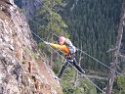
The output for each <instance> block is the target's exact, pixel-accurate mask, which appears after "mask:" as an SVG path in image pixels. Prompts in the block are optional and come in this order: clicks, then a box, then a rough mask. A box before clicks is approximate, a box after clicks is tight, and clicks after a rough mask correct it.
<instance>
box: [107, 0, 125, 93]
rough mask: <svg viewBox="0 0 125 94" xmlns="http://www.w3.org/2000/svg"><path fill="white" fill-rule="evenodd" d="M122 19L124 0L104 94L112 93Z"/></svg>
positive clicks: (124, 12) (124, 10) (124, 16)
mask: <svg viewBox="0 0 125 94" xmlns="http://www.w3.org/2000/svg"><path fill="white" fill-rule="evenodd" d="M124 20H125V0H123V4H122V10H121V18H120V23H119V27H118V35H117V40H116V46H115V47H116V48H117V49H116V50H115V51H114V52H113V57H112V65H111V69H110V74H109V78H108V81H109V83H108V85H107V90H106V94H111V93H112V88H113V83H114V78H115V73H116V71H117V64H118V57H119V50H120V45H121V40H122V35H123V27H124Z"/></svg>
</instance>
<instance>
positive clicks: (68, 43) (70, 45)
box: [65, 39, 76, 55]
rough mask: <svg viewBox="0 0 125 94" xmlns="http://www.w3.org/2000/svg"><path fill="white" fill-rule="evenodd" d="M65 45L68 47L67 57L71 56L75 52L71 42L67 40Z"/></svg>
mask: <svg viewBox="0 0 125 94" xmlns="http://www.w3.org/2000/svg"><path fill="white" fill-rule="evenodd" d="M65 45H66V46H67V47H68V49H69V51H70V53H69V55H72V54H74V53H75V52H76V47H75V46H74V45H73V44H72V42H71V41H70V40H69V39H67V40H66V41H65Z"/></svg>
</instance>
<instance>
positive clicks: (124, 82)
mask: <svg viewBox="0 0 125 94" xmlns="http://www.w3.org/2000/svg"><path fill="white" fill-rule="evenodd" d="M113 92H114V93H115V94H125V78H124V77H123V76H118V77H117V78H116V79H115V84H114V89H113Z"/></svg>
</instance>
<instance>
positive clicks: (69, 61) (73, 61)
mask: <svg viewBox="0 0 125 94" xmlns="http://www.w3.org/2000/svg"><path fill="white" fill-rule="evenodd" d="M69 63H70V64H72V65H73V66H74V67H75V68H76V69H77V70H78V72H79V73H84V70H82V68H81V67H80V66H79V64H78V63H77V62H76V60H75V59H73V60H71V59H66V61H65V64H64V65H63V66H62V69H61V71H60V73H59V75H58V77H59V78H61V76H62V74H63V73H64V71H65V69H66V67H67V66H68V65H69Z"/></svg>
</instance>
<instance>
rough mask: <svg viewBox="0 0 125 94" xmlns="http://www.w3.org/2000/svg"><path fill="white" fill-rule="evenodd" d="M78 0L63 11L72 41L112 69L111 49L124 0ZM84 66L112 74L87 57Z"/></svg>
mask: <svg viewBox="0 0 125 94" xmlns="http://www.w3.org/2000/svg"><path fill="white" fill-rule="evenodd" d="M76 1H77V0H71V1H68V4H67V6H66V7H65V9H64V11H60V14H61V15H62V16H63V19H64V20H65V22H66V24H67V25H68V32H69V34H70V36H71V40H72V41H73V43H74V44H75V46H76V47H78V48H80V47H82V50H83V51H86V52H87V53H88V54H90V55H91V56H93V57H95V58H97V59H98V60H100V61H102V62H103V63H105V64H106V65H108V66H110V62H111V55H110V54H109V53H107V50H109V48H113V46H112V45H115V42H116V34H117V33H116V30H117V26H118V23H119V17H120V12H121V11H120V10H121V6H122V0H78V1H77V3H76ZM78 59H79V56H78ZM82 62H83V63H82ZM81 66H82V67H83V68H84V69H88V70H90V69H92V70H101V71H103V72H106V71H108V70H107V68H105V67H104V66H102V65H100V64H99V63H97V62H96V61H94V60H92V59H91V58H89V57H88V56H85V55H84V59H82V61H81Z"/></svg>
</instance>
